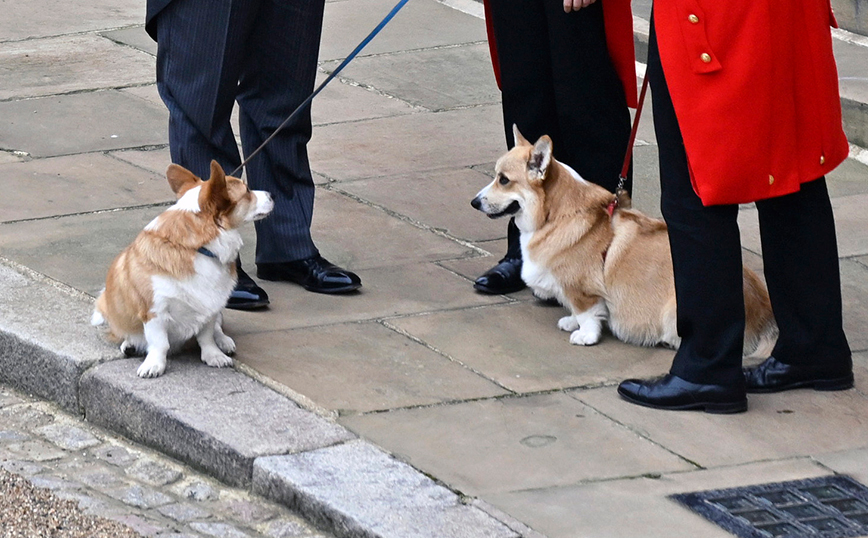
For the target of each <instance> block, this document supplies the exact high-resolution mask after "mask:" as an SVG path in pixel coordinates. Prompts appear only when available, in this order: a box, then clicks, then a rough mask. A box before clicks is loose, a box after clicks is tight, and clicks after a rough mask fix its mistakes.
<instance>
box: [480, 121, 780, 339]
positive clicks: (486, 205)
mask: <svg viewBox="0 0 868 538" xmlns="http://www.w3.org/2000/svg"><path fill="white" fill-rule="evenodd" d="M514 133H515V138H516V144H515V147H513V149H511V150H510V151H509V152H507V153H506V155H504V156H503V157H501V158H500V159H499V160H498V162H497V164H496V166H495V171H496V177H495V179H494V181H493V182H492V183H491V184H489V185H488V186H487V187H486V188H484V189H483V190H482V191H480V193H479V194H478V195H477V197H476V199H474V202H473V205H474V207H477V209H480V210H482V211H484V212H486V213H488V214H489V216H492V217H497V216H503V215H504V214H514V215H515V219H516V225H517V226H518V228H519V230H520V231H521V242H522V255H523V259H524V264H523V267H522V278H523V279H524V280H525V282H526V283H527V284H528V286H530V287H531V289H533V291H534V294H535V295H537V296H539V297H541V298H544V299H548V298H556V299H557V300H558V301H560V302H561V304H563V305H564V306H565V307H567V308H568V309H569V310H570V312H571V314H572V315H571V316H567V317H566V318H563V319H561V320H560V322H559V327H560V328H562V329H564V330H568V331H571V332H572V335H571V337H570V341H571V342H573V343H576V344H583V345H590V344H594V343H596V342H597V341H598V340H599V335H600V331H599V323H600V320H602V319H607V321H608V324H609V326H610V328H611V330H612V332H613V334H615V336H617V337H618V338H619V339H621V340H624V341H626V342H629V343H633V344H637V345H645V346H652V345H656V344H660V343H662V344H666V345H669V346H671V347H674V348H677V347H678V345H679V344H680V339H679V337H678V335H677V331H676V311H675V306H676V304H675V286H674V279H673V276H672V259H671V253H670V248H669V239H668V235H667V234H668V232H667V228H666V224H665V223H664V222H663V221H662V220H658V219H652V218H650V217H647V216H646V215H643V214H642V213H640V212H639V211H636V210H632V209H629V207H630V205H631V202H630V199H629V196H627V195H623V194H622V195H621V196H619V199H618V205H619V207H618V209H615V210H614V212H613V213H611V214H610V211H609V206H610V204H611V203H612V202H613V200H614V199H615V196H614V195H613V194H612V193H610V192H608V191H606V190H605V189H603V188H602V187H599V186H598V185H595V184H593V183H590V182H587V181H585V180H583V179H581V178H580V177H578V174H575V172H573V171H571V170H570V169H569V168H568V167H566V166H565V165H563V164H561V163H559V162H557V161H556V160H555V159H554V158H553V157H552V156H551V150H552V148H551V140H550V139H549V138H548V137H547V136H543V137H541V138H540V139H539V140H538V141H537V142H536V143H535V144H533V145H531V144H530V142H528V141H527V140H525V139H524V137H522V136H521V133H519V132H518V130H517V129H514ZM516 207H518V209H517V211H516ZM744 282H745V288H744V289H745V313H746V316H747V323H746V325H747V326H746V333H745V351H746V352H753V353H754V354H755V355H757V356H759V355H760V354H768V353H769V352H770V351H771V347H772V346H773V345H774V341H775V339H776V338H777V327H776V325H775V323H774V318H773V316H772V312H771V305H770V302H769V298H768V292H767V291H766V288H765V286H764V285H763V283H762V281H761V280H760V279H759V277H758V276H757V275H756V274H755V273H753V272H752V271H751V270H750V269H748V268H746V267H745V269H744Z"/></svg>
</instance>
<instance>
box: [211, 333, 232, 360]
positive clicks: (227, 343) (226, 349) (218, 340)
mask: <svg viewBox="0 0 868 538" xmlns="http://www.w3.org/2000/svg"><path fill="white" fill-rule="evenodd" d="M214 343H215V344H217V347H219V348H220V351H222V352H223V353H225V354H227V355H232V354H234V353H235V340H233V339H231V338H229V337H228V336H226V335H225V334H217V333H215V334H214Z"/></svg>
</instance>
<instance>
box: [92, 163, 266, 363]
mask: <svg viewBox="0 0 868 538" xmlns="http://www.w3.org/2000/svg"><path fill="white" fill-rule="evenodd" d="M166 178H167V180H168V182H169V185H170V186H171V188H172V190H173V191H174V192H175V194H176V195H177V197H178V200H179V202H178V204H176V206H173V207H171V208H169V209H168V210H166V211H164V212H163V213H162V214H160V215H159V216H157V217H156V218H155V219H154V220H153V221H152V222H151V223H150V224H149V225H148V226H146V227H145V229H144V230H142V232H141V233H139V235H138V237H136V239H135V240H134V241H133V242H132V243H131V244H130V245H129V246H128V247H127V248H126V249H124V250H123V251H122V252H121V253H120V254H119V255H118V256H117V257H116V258H115V260H114V261H113V262H112V264H111V266H110V267H109V271H108V275H107V276H106V285H105V289H104V290H103V292H102V293H101V294H100V296H99V297H98V298H97V301H96V307H95V314H94V318H93V323H94V324H100V323H101V322H103V321H104V322H106V323H108V326H109V331H110V337H111V338H112V339H114V340H116V341H124V345H123V346H122V348H123V349H124V350H125V351H129V349H128V348H135V349H138V351H145V349H143V348H144V347H147V351H148V353H149V356H150V353H151V351H153V350H151V344H152V342H150V341H147V340H148V337H147V334H146V330H145V325H146V324H147V323H148V322H150V321H151V320H153V319H154V318H155V317H156V316H163V317H164V318H165V319H164V321H165V323H163V322H160V323H161V324H162V325H161V326H160V328H159V329H158V330H157V332H156V333H155V334H156V335H157V336H158V338H157V340H160V341H162V337H160V335H163V336H164V337H166V338H168V341H169V343H170V344H171V345H176V344H178V342H176V341H175V340H176V339H178V338H190V337H192V336H197V337H203V338H205V340H204V341H205V342H206V343H207V344H211V343H214V338H213V337H212V336H210V334H205V336H203V334H204V333H203V334H199V333H200V331H201V330H203V327H204V326H205V325H208V324H210V325H212V326H213V330H214V332H215V333H216V334H217V339H218V340H219V341H218V342H217V345H218V347H220V349H221V350H228V351H226V352H231V351H234V343H232V341H231V339H229V338H228V337H226V336H225V335H223V334H222V329H221V327H220V325H221V321H220V319H221V318H220V317H219V311H220V309H221V308H222V306H223V305H225V302H226V299H228V296H229V293H230V292H231V289H232V286H234V282H235V280H236V279H237V273H236V267H235V257H236V256H237V250H238V249H239V248H240V247H241V239H240V236H239V235H237V233H238V232H236V231H234V230H235V229H236V228H237V227H238V226H240V225H241V224H242V223H243V222H245V221H249V220H255V219H257V218H262V217H264V216H265V215H266V214H267V213H268V212H269V211H270V210H271V207H272V202H271V199H270V196H268V194H267V193H259V194H257V193H255V192H253V191H250V190H249V189H248V188H247V186H246V185H245V184H244V183H243V182H242V181H241V180H240V179H238V178H234V177H226V176H225V174H224V172H223V169H222V168H221V167H220V166H219V165H218V164H217V163H216V162H214V161H212V163H211V178H210V179H209V180H208V181H207V182H206V181H202V180H201V179H199V178H198V177H196V176H195V175H193V174H192V173H191V172H189V171H188V170H186V169H184V168H182V167H180V166H178V165H174V164H173V165H170V166H169V168H168V170H167V171H166ZM197 187H201V189H200V190H199V192H198V196H197V195H196V192H190V191H191V189H195V188H197ZM188 193H189V196H185V195H187V194H188ZM212 245H214V246H212ZM200 248H212V249H215V252H216V254H215V252H212V251H210V250H209V251H208V252H209V254H210V255H208V257H207V258H206V257H205V255H203V254H202V253H201V252H200V251H199V249H200ZM197 257H199V258H200V259H201V260H210V261H209V262H208V264H206V265H204V266H202V265H200V266H197V265H196V260H197ZM200 263H201V262H200ZM197 267H203V268H204V269H202V270H204V271H205V273H198V272H197V271H199V270H198V269H197ZM203 275H209V276H203ZM197 278H198V280H196V279H197ZM203 278H205V279H206V280H202V279H203ZM155 279H156V280H155ZM161 279H162V280H161ZM208 279H214V280H208ZM155 281H159V282H162V283H165V284H162V286H163V287H164V288H165V289H163V290H161V293H162V294H163V299H161V301H162V302H161V303H160V304H156V303H155V301H156V297H157V295H158V294H157V292H156V290H154V282H155ZM211 282H213V284H214V285H213V286H211V285H210V283H211ZM173 290H184V291H180V292H179V293H180V296H179V297H177V298H175V297H174V291H173ZM166 293H169V294H170V295H169V296H168V297H165V294H166ZM191 294H193V295H192V296H191ZM195 295H198V296H195ZM224 295H225V296H224ZM188 296H190V297H188ZM178 316H181V317H180V318H179V317H178ZM214 320H216V321H214ZM185 324H186V325H185ZM208 330H209V331H210V330H211V329H210V328H209V329H208ZM146 341H147V342H146ZM201 344H202V341H200V345H201ZM158 347H165V346H158ZM165 351H166V350H162V349H158V350H157V352H155V353H156V354H155V357H156V358H157V359H159V356H160V354H161V353H162V355H163V358H162V363H163V365H164V363H165V358H164V354H165ZM209 353H211V351H209ZM214 357H215V355H214V353H211V354H210V355H209V358H208V360H206V358H205V357H204V356H203V360H205V361H206V362H209V360H210V362H209V364H211V363H220V364H218V365H225V364H228V363H227V361H229V359H228V358H226V357H222V358H221V357H217V358H216V359H215V358H214ZM146 362H147V361H146ZM159 363H160V361H159V360H157V361H156V362H154V361H152V364H158V365H159ZM230 363H231V362H230ZM212 365H214V364H212ZM161 373H162V369H161V368H159V366H157V367H153V368H150V369H148V368H146V369H145V370H144V371H142V370H140V372H139V375H142V376H143V377H153V376H156V375H160V374H161Z"/></svg>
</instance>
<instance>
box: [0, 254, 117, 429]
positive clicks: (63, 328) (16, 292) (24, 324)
mask: <svg viewBox="0 0 868 538" xmlns="http://www.w3.org/2000/svg"><path fill="white" fill-rule="evenodd" d="M89 305H90V303H89V301H88V300H87V299H86V298H84V297H83V296H82V295H81V294H80V293H76V292H73V291H71V290H68V289H66V288H64V287H62V286H58V285H57V283H56V282H52V281H50V280H48V279H45V278H40V277H38V276H35V275H34V274H32V272H30V271H28V270H26V269H22V268H20V267H19V266H15V265H10V264H9V263H8V262H6V260H4V259H3V258H0V381H3V382H6V383H12V384H14V385H16V386H18V387H21V388H22V389H24V390H27V391H28V392H30V393H32V394H36V395H38V396H40V397H43V398H47V399H49V400H52V401H55V402H57V403H58V404H60V405H61V406H62V407H64V408H66V409H68V410H70V411H73V412H77V411H78V408H79V390H78V378H79V376H81V374H82V373H83V372H84V371H85V370H87V369H88V368H89V367H91V366H93V365H95V364H99V363H100V362H103V361H106V360H109V359H112V358H115V357H117V355H118V354H119V351H118V350H117V349H116V348H114V347H113V346H109V345H108V344H106V343H105V342H104V341H102V340H101V339H100V337H99V335H98V334H97V333H96V332H94V329H93V327H91V326H90V323H89V321H90V308H89Z"/></svg>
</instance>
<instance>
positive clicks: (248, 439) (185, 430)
mask: <svg viewBox="0 0 868 538" xmlns="http://www.w3.org/2000/svg"><path fill="white" fill-rule="evenodd" d="M140 363H141V360H140V359H130V360H119V361H113V362H110V363H107V364H103V365H100V366H98V367H95V368H92V369H90V370H88V372H86V373H85V375H84V376H83V377H82V379H81V395H82V396H81V398H82V407H83V409H84V412H85V416H86V417H87V420H88V421H89V422H92V423H94V424H98V425H100V426H102V427H105V428H109V429H111V430H113V431H118V432H121V433H122V434H124V435H125V436H127V437H129V438H130V439H133V440H135V441H137V442H140V443H143V444H145V445H148V446H151V447H154V448H156V449H158V450H160V451H162V452H165V453H166V454H169V455H172V456H174V457H177V458H179V459H181V460H182V461H185V462H187V463H189V464H191V465H193V466H194V467H197V468H199V469H204V470H207V471H208V472H209V473H210V474H212V475H213V476H215V477H217V478H219V479H221V480H223V481H225V482H227V483H229V484H232V485H241V486H244V485H249V484H250V480H251V473H252V469H253V460H254V459H256V458H257V457H260V456H263V455H272V454H286V453H292V452H299V451H306V450H312V449H315V448H322V447H326V446H329V445H332V444H334V443H338V442H341V441H346V440H348V439H352V438H353V435H352V434H350V433H349V432H348V431H346V430H345V429H343V428H341V427H340V426H337V425H335V424H333V423H331V422H329V421H327V420H326V419H323V418H320V417H318V416H316V415H314V414H313V413H311V412H310V411H306V410H304V409H302V408H300V407H299V406H298V405H296V404H295V403H294V402H293V401H291V400H289V399H288V398H286V397H285V396H282V395H280V394H278V393H276V392H274V391H272V390H271V389H269V388H266V387H265V386H263V385H262V384H260V383H257V382H256V381H254V380H253V379H251V378H250V377H248V376H246V375H244V374H241V373H239V372H236V371H234V370H233V369H231V368H226V369H219V368H210V367H208V366H206V365H204V364H203V363H201V362H199V361H197V360H191V359H190V358H188V360H182V359H180V358H175V359H174V360H173V359H170V360H169V365H168V368H167V369H166V373H165V374H163V375H162V376H160V377H159V378H156V379H152V380H146V381H143V380H142V379H141V378H139V377H137V376H136V373H135V371H136V368H138V366H139V364H140Z"/></svg>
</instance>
